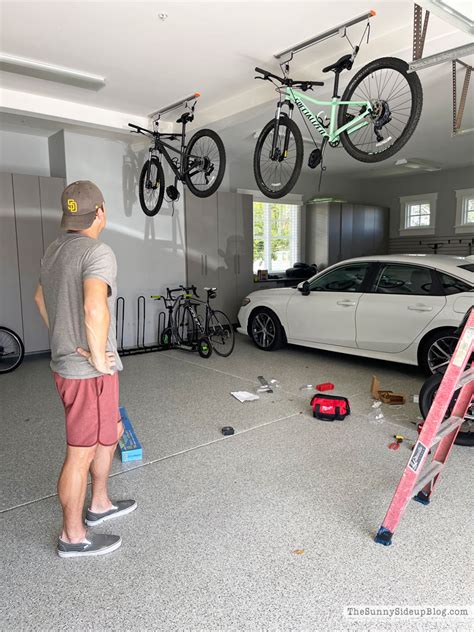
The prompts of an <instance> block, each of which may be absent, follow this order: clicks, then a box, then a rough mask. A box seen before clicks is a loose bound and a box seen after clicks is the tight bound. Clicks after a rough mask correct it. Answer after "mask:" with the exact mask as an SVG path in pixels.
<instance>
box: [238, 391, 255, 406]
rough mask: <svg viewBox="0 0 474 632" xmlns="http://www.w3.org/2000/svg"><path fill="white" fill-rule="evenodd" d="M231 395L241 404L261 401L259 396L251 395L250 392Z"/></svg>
mask: <svg viewBox="0 0 474 632" xmlns="http://www.w3.org/2000/svg"><path fill="white" fill-rule="evenodd" d="M231 395H233V396H234V397H235V399H238V400H239V402H242V403H243V402H253V401H254V400H256V399H260V397H259V396H258V395H254V394H253V393H249V392H248V391H234V392H232V393H231Z"/></svg>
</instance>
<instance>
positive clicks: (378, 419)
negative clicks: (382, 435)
mask: <svg viewBox="0 0 474 632" xmlns="http://www.w3.org/2000/svg"><path fill="white" fill-rule="evenodd" d="M381 406H382V402H381V401H376V402H374V403H373V404H372V410H371V411H370V413H369V414H368V415H367V419H368V420H369V421H370V423H372V424H383V422H384V421H385V417H384V414H383V412H382V410H381Z"/></svg>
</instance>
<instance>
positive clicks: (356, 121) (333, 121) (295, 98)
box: [277, 87, 373, 143]
mask: <svg viewBox="0 0 474 632" xmlns="http://www.w3.org/2000/svg"><path fill="white" fill-rule="evenodd" d="M285 96H286V100H285V101H283V103H282V102H281V101H280V103H279V104H278V109H277V116H278V118H279V112H280V110H281V105H284V104H285V103H287V104H288V105H289V106H290V110H291V109H292V107H293V103H294V104H296V106H297V108H298V109H299V110H300V112H301V113H302V114H303V116H305V117H306V118H307V119H308V121H309V122H310V123H311V124H312V125H313V127H315V128H316V130H317V131H318V132H319V134H321V136H322V137H323V138H325V139H326V140H327V141H328V142H329V143H335V142H337V140H338V139H339V136H340V135H341V134H342V133H343V132H347V133H348V134H353V133H354V132H356V131H357V130H359V129H361V128H362V127H365V126H367V125H368V124H369V121H367V120H365V119H366V118H367V116H368V115H369V114H371V112H372V111H373V107H372V104H371V103H370V101H341V99H340V98H339V97H337V96H335V97H333V98H332V99H331V101H319V100H318V99H314V98H313V97H309V96H308V95H307V94H304V93H303V92H299V91H298V90H293V88H290V87H288V88H286V90H285ZM305 101H306V102H308V101H309V102H310V103H315V104H316V105H322V106H329V107H330V108H331V113H330V117H329V127H328V128H326V127H325V126H324V125H322V123H321V122H320V121H319V119H318V116H316V115H315V114H314V113H313V112H312V111H311V109H310V108H309V107H308V106H307V105H305ZM340 105H354V106H358V107H363V108H365V109H364V110H362V112H361V113H360V114H358V115H357V116H355V117H354V118H353V119H352V121H349V123H346V124H345V125H343V126H342V127H336V125H337V112H338V108H339V106H340Z"/></svg>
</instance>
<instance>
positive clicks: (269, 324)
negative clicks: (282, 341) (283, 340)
mask: <svg viewBox="0 0 474 632" xmlns="http://www.w3.org/2000/svg"><path fill="white" fill-rule="evenodd" d="M275 337H276V325H275V323H274V322H273V319H272V317H271V316H270V315H269V314H266V313H265V312H260V314H257V315H256V316H255V318H254V319H253V322H252V338H253V339H254V341H255V342H256V343H257V345H258V346H259V347H262V348H263V349H268V348H269V347H271V346H272V344H273V342H274V340H275Z"/></svg>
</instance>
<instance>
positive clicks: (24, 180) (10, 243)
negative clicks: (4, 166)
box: [0, 174, 64, 352]
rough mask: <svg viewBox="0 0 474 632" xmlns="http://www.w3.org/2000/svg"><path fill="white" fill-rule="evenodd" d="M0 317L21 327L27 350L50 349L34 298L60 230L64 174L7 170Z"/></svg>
mask: <svg viewBox="0 0 474 632" xmlns="http://www.w3.org/2000/svg"><path fill="white" fill-rule="evenodd" d="M0 177H1V194H0V206H1V212H0V244H1V253H0V257H1V259H0V261H1V273H0V323H1V324H2V325H5V326H7V327H10V328H11V329H13V330H14V331H16V332H17V333H18V334H19V335H20V336H21V337H22V339H23V342H24V345H25V350H26V352H35V351H46V350H48V349H49V337H48V331H47V329H46V327H45V326H44V323H43V322H42V320H41V317H40V315H39V313H38V310H37V308H36V305H35V303H34V299H33V296H34V292H35V289H36V286H37V285H38V280H39V274H40V265H41V258H42V256H43V254H44V252H45V250H46V248H47V247H48V245H49V243H50V242H51V241H53V240H54V239H55V238H56V236H57V234H58V232H59V223H60V218H61V192H62V190H63V189H64V180H63V179H62V178H46V177H38V176H29V175H18V174H1V176H0Z"/></svg>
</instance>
